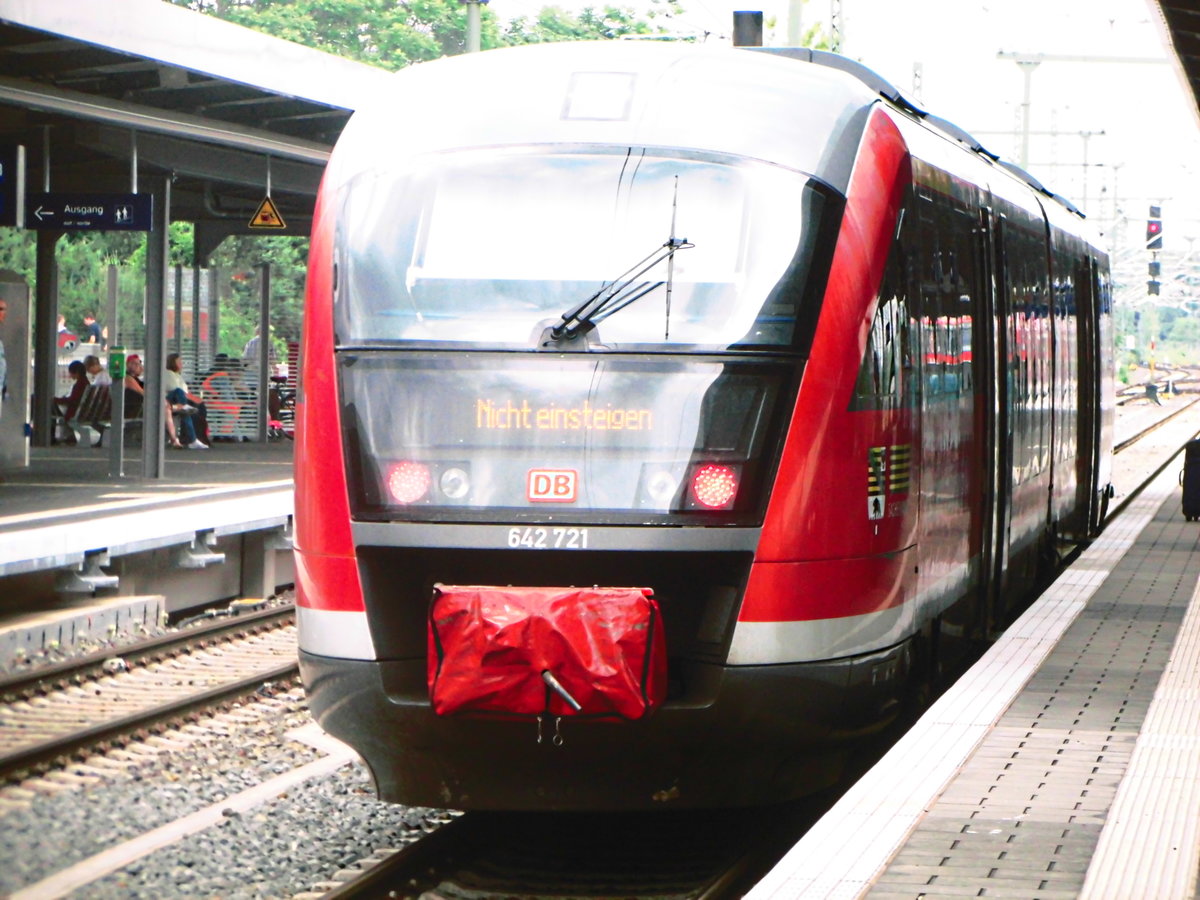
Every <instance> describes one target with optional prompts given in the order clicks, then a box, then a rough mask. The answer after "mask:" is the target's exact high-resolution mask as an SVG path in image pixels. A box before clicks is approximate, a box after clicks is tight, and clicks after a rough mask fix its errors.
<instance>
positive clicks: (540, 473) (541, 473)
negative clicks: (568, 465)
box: [526, 469, 579, 503]
mask: <svg viewBox="0 0 1200 900" xmlns="http://www.w3.org/2000/svg"><path fill="white" fill-rule="evenodd" d="M578 485H579V473H578V472H576V471H575V470H574V469H530V470H529V479H528V480H527V481H526V495H527V496H528V498H529V502H531V503H574V502H575V490H576V488H577V487H578Z"/></svg>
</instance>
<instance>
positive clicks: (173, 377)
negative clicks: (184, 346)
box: [163, 353, 208, 450]
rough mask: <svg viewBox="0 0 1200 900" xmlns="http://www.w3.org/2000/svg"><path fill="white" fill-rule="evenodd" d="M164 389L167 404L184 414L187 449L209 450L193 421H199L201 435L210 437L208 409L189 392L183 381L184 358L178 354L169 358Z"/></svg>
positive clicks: (184, 435)
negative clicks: (191, 411)
mask: <svg viewBox="0 0 1200 900" xmlns="http://www.w3.org/2000/svg"><path fill="white" fill-rule="evenodd" d="M163 389H164V390H165V391H166V392H167V402H168V403H170V404H171V405H172V409H174V408H176V407H178V408H179V411H180V412H181V413H183V422H182V426H181V427H182V428H183V439H184V441H185V442H186V443H187V448H188V449H189V450H207V449H208V444H206V443H205V442H204V441H202V440H200V437H199V436H198V435H197V432H196V425H195V424H194V423H193V422H192V419H193V418H196V419H198V420H199V425H200V433H201V434H203V435H204V436H205V437H208V408H207V407H206V406H205V405H204V401H203V400H201V399H200V398H199V397H197V396H195V395H194V394H192V393H191V391H189V390H188V385H187V382H186V381H184V380H183V357H182V356H180V355H179V354H178V353H171V354H168V356H167V372H166V374H165V375H164V376H163ZM188 409H194V410H195V413H193V414H189V413H188V412H187V410H188Z"/></svg>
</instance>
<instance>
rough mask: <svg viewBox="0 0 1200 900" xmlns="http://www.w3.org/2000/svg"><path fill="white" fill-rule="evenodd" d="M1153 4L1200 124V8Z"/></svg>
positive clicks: (1189, 1)
mask: <svg viewBox="0 0 1200 900" xmlns="http://www.w3.org/2000/svg"><path fill="white" fill-rule="evenodd" d="M1151 5H1152V6H1157V8H1158V10H1159V12H1160V13H1161V14H1162V21H1163V25H1164V30H1165V32H1166V36H1167V39H1168V40H1169V41H1170V43H1171V47H1172V48H1173V49H1174V51H1175V59H1176V65H1177V67H1178V70H1179V74H1180V77H1181V79H1182V80H1183V83H1184V85H1185V86H1186V87H1187V89H1188V91H1189V92H1190V93H1191V95H1192V113H1193V115H1194V116H1195V117H1196V122H1197V124H1200V6H1197V4H1196V0H1151Z"/></svg>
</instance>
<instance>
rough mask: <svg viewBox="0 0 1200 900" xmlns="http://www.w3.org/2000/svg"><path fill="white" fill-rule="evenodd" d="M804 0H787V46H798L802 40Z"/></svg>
mask: <svg viewBox="0 0 1200 900" xmlns="http://www.w3.org/2000/svg"><path fill="white" fill-rule="evenodd" d="M803 9H804V0H788V32H787V39H788V46H789V47H799V46H800V45H801V43H802V42H803V40H804V22H803V18H804V15H803Z"/></svg>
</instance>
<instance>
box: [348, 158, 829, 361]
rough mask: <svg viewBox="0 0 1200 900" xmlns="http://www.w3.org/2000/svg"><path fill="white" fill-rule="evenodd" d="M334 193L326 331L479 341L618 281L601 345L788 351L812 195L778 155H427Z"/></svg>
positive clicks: (523, 344) (539, 319)
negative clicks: (332, 326)
mask: <svg viewBox="0 0 1200 900" xmlns="http://www.w3.org/2000/svg"><path fill="white" fill-rule="evenodd" d="M341 197H342V199H341V210H340V216H339V225H338V252H337V257H336V265H337V267H338V285H339V288H338V290H337V294H336V308H337V331H338V340H339V342H340V343H341V344H343V345H346V344H356V345H361V344H364V343H369V344H376V343H379V342H387V343H396V342H403V343H408V342H420V343H423V344H426V345H428V344H429V343H430V342H435V343H455V344H460V343H468V344H473V345H483V346H487V347H495V348H532V347H535V346H537V343H538V341H539V339H540V338H541V337H542V335H543V332H544V330H545V328H546V327H547V326H552V325H555V324H559V323H561V317H562V314H563V313H566V312H568V311H570V310H571V309H572V308H574V307H576V306H578V305H579V304H580V303H582V302H584V301H586V300H587V299H588V298H590V297H592V296H594V295H595V294H597V292H601V291H604V290H606V289H610V288H612V287H614V285H616V286H620V285H621V284H622V283H623V282H624V281H625V280H629V283H628V285H626V286H625V287H624V293H623V294H622V295H621V296H619V297H618V298H616V302H617V303H621V302H623V301H624V300H627V299H629V298H634V299H632V300H630V302H629V303H628V304H627V305H623V306H622V308H621V309H619V310H618V311H615V312H612V313H611V314H609V315H607V316H606V317H605V318H603V321H601V322H599V323H598V324H597V327H596V329H595V333H594V335H592V337H591V340H593V341H594V342H598V343H600V344H602V345H603V346H605V347H608V348H613V349H621V348H624V347H629V346H634V345H636V346H638V347H639V348H647V349H648V348H650V347H653V346H654V345H659V346H662V345H665V346H666V347H674V348H678V347H679V345H690V346H693V347H699V348H706V349H709V348H714V349H719V348H725V347H730V346H768V347H776V348H779V347H788V346H790V345H791V344H792V342H793V340H794V339H795V337H796V323H797V313H798V309H797V307H798V305H799V304H800V303H801V299H800V298H801V292H802V288H803V282H804V277H805V275H806V274H807V270H808V268H809V265H810V260H811V258H812V255H813V251H814V247H815V245H816V241H817V234H818V231H819V228H818V226H819V225H820V221H821V218H822V212H823V210H824V208H825V206H826V205H827V202H828V201H827V194H826V192H825V191H824V190H823V189H821V188H819V187H818V185H817V184H816V183H815V182H814V181H813V180H812V179H810V178H809V177H807V176H805V175H802V174H800V173H797V172H794V171H790V170H787V169H784V168H780V167H778V166H773V165H769V164H767V163H763V162H758V161H752V160H745V159H737V158H729V157H718V156H713V155H703V154H688V155H679V154H675V155H665V154H663V153H661V152H659V153H656V152H654V151H651V150H648V149H636V148H613V149H611V150H607V151H606V150H603V149H596V148H587V149H581V150H576V151H573V152H559V151H554V152H552V151H548V150H546V149H545V148H541V149H536V148H535V149H526V150H509V151H505V152H498V151H495V150H488V151H483V150H477V151H457V152H450V153H441V154H432V155H430V156H428V157H424V158H422V159H420V160H419V161H417V162H414V163H413V164H411V165H409V166H406V167H404V168H403V169H401V170H399V171H387V172H379V171H375V172H365V173H362V174H360V175H358V176H357V177H355V178H354V179H352V180H351V181H350V182H349V183H348V184H347V185H346V187H345V188H343V190H342V194H341ZM672 240H673V241H674V242H675V244H674V246H676V247H678V249H676V250H675V252H673V253H671V252H663V251H664V248H665V247H669V242H671V241H672ZM645 264H649V265H648V267H646V265H645ZM623 276H624V277H623Z"/></svg>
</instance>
